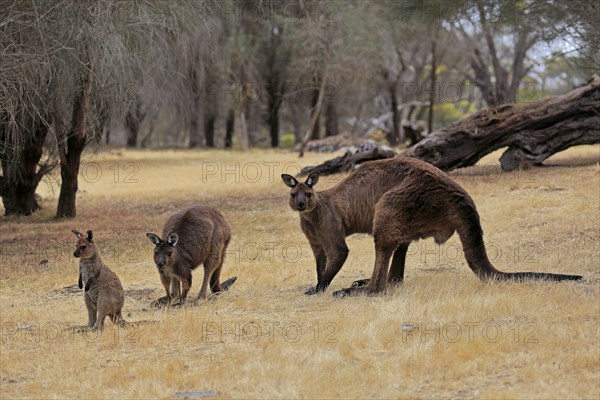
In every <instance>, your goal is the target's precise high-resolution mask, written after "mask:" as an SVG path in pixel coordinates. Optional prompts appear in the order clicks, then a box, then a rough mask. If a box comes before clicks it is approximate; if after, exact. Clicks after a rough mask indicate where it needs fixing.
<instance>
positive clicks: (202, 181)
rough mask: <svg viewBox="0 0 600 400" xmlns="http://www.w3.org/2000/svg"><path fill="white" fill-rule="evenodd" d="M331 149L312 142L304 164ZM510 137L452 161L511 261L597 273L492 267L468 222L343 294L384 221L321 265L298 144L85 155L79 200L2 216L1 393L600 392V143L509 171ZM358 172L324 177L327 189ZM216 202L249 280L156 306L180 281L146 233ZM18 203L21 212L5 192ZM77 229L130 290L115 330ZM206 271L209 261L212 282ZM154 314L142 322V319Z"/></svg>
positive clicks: (501, 258) (552, 395)
mask: <svg viewBox="0 0 600 400" xmlns="http://www.w3.org/2000/svg"><path fill="white" fill-rule="evenodd" d="M328 156H329V155H312V154H311V155H309V156H308V158H306V159H304V160H302V164H303V165H306V164H308V163H314V162H317V161H320V160H324V159H325V158H327V157H328ZM497 157H498V153H496V154H493V155H490V156H488V157H486V158H485V159H484V160H482V161H481V162H480V163H479V165H478V166H476V167H475V168H471V169H466V170H461V171H457V172H453V173H452V174H451V175H452V176H453V177H454V178H455V179H456V180H458V181H459V182H460V183H461V184H462V185H463V186H464V187H465V188H466V189H467V191H468V192H469V193H470V194H471V195H472V196H473V198H474V199H475V202H476V204H477V206H478V209H479V212H480V214H481V218H482V224H483V228H484V231H485V240H486V244H487V246H488V252H489V254H490V257H491V258H492V260H493V263H494V264H495V266H496V267H497V268H499V269H501V270H505V271H520V270H523V271H525V270H529V271H548V272H559V273H560V272H562V273H576V274H582V275H584V280H583V281H581V282H567V283H541V282H537V283H536V282H531V283H525V284H510V283H488V284H484V283H481V282H479V281H478V280H477V278H476V277H475V275H474V274H473V273H472V272H471V271H470V270H469V268H468V267H467V266H466V263H465V262H464V259H463V257H462V253H461V250H460V244H459V241H458V239H457V238H456V236H455V237H453V238H452V239H451V240H450V241H449V242H448V243H446V244H445V245H443V246H441V247H439V246H436V245H435V244H434V242H433V241H432V240H426V241H420V242H418V243H414V244H413V245H412V246H411V248H410V249H409V255H408V258H407V270H406V277H405V278H406V279H405V282H404V284H403V285H402V286H401V287H395V288H391V289H390V290H389V291H388V293H387V294H386V295H384V296H380V297H373V298H367V297H358V298H347V299H334V298H332V297H331V291H332V290H337V289H339V288H342V287H347V286H348V285H349V284H350V283H351V282H352V281H353V280H355V279H357V278H364V277H369V276H370V274H371V271H372V265H373V261H374V252H373V245H372V238H371V237H369V236H366V235H355V236H353V237H350V238H348V246H349V247H350V256H349V259H348V261H347V262H346V265H345V266H344V268H343V269H342V271H341V272H340V274H339V275H338V276H337V277H336V278H335V279H334V281H333V284H332V287H331V289H330V290H329V291H328V292H327V293H325V294H323V295H319V296H313V297H306V296H304V295H303V292H304V290H305V289H306V288H307V287H308V286H309V285H312V284H314V282H315V280H316V277H315V271H314V262H313V259H312V254H311V252H310V248H309V246H308V244H307V242H306V240H305V238H304V236H303V234H302V233H301V231H300V228H299V223H298V215H296V214H295V213H294V212H292V211H291V210H290V209H289V207H288V205H287V196H288V195H287V193H288V190H287V188H286V187H285V186H284V185H283V183H282V182H281V181H280V178H279V175H280V173H281V172H282V171H285V172H288V173H292V174H293V173H295V172H297V169H298V166H299V165H298V161H299V160H298V159H297V158H296V156H295V155H293V154H290V153H287V152H265V151H254V152H249V153H243V154H242V153H235V152H222V151H165V152H149V151H121V150H111V151H106V152H102V153H99V154H97V155H90V156H88V157H87V158H86V160H85V163H84V165H83V166H82V176H81V178H80V192H79V196H78V216H77V218H75V219H73V220H68V221H54V220H53V219H52V217H53V214H54V210H55V205H56V199H57V195H58V193H57V187H56V186H55V185H53V184H52V182H50V181H49V182H46V183H45V184H44V185H43V187H42V188H41V194H42V196H43V198H44V201H43V210H42V211H40V212H38V213H36V214H35V215H34V216H32V217H27V218H18V219H13V218H2V219H1V221H2V222H1V225H0V240H1V246H0V250H1V252H2V253H1V255H0V262H1V263H0V289H1V291H0V312H1V314H0V319H1V334H2V338H1V342H0V351H1V355H0V375H1V380H0V397H2V398H3V399H4V398H6V399H9V398H25V397H28V398H173V397H174V396H175V395H176V393H179V392H186V391H214V392H217V396H218V397H220V398H239V397H245V398H334V397H342V398H374V397H375V398H427V399H429V398H493V399H502V398H547V399H556V398H590V399H592V398H594V399H597V398H599V397H600V348H599V339H600V331H599V330H600V317H599V315H600V303H599V298H600V285H599V283H600V270H599V268H598V265H600V248H599V246H600V223H599V217H600V165H599V163H598V162H599V160H600V147H598V146H589V147H580V148H576V149H571V150H568V151H566V152H564V153H562V154H559V155H556V156H555V157H553V158H552V159H550V160H548V161H547V163H546V164H549V166H547V167H543V168H535V169H530V170H527V171H520V172H514V173H502V172H500V168H499V166H498V164H497V162H496V161H495V160H497ZM339 179H341V176H334V177H327V178H322V180H321V181H320V182H319V185H318V186H317V188H319V187H321V188H324V187H328V186H331V185H333V184H335V182H337V181H338V180H339ZM194 201H200V202H204V203H208V204H211V205H214V206H216V207H218V208H219V209H220V210H221V211H222V212H223V214H224V215H225V217H226V218H227V220H228V221H229V223H230V225H231V227H232V230H233V235H234V236H233V239H232V243H231V245H230V247H229V252H228V256H227V257H228V258H227V260H226V262H225V266H224V270H223V274H222V277H223V278H228V277H230V276H234V275H236V276H238V281H237V282H236V283H235V285H234V286H233V287H232V288H231V290H230V291H229V292H227V293H225V294H223V295H221V296H219V297H218V298H211V299H209V300H207V301H205V302H203V303H201V304H199V305H197V306H187V307H184V308H183V309H166V310H154V309H151V308H150V307H149V303H150V302H151V301H152V300H153V299H155V298H157V297H159V296H162V295H163V291H162V286H161V284H160V282H159V279H158V274H157V272H156V269H155V267H154V266H153V263H152V245H151V244H150V243H149V242H148V241H147V239H146V238H145V236H144V233H145V232H147V231H154V232H159V233H160V232H161V230H162V224H163V223H164V221H165V220H166V219H167V217H168V216H169V215H170V214H171V213H173V212H174V211H175V210H177V209H178V208H180V207H182V206H183V205H185V204H187V203H190V202H194ZM0 211H2V212H3V210H2V209H0ZM71 229H78V230H80V231H85V230H87V229H92V230H94V232H95V240H96V242H97V245H98V246H99V247H100V249H101V251H102V254H103V259H104V261H105V262H106V263H107V264H108V265H109V266H110V267H111V268H112V269H113V271H115V272H116V273H117V274H118V275H119V277H120V278H121V281H122V282H123V285H124V287H125V291H126V299H125V307H124V316H125V318H126V319H127V321H129V322H131V323H132V324H130V325H129V326H128V328H127V329H117V328H114V327H112V326H111V324H110V322H109V321H107V327H106V329H105V331H104V333H103V334H102V335H101V336H100V335H96V334H94V333H77V332H75V331H74V330H73V329H74V328H75V327H77V326H81V325H84V324H85V323H86V318H87V313H86V310H85V306H84V302H83V298H82V297H83V295H82V293H81V291H80V290H78V289H77V288H76V287H74V286H73V285H75V284H76V283H77V268H78V267H77V261H76V260H75V259H73V257H72V255H71V254H72V251H73V246H74V243H75V237H74V235H73V234H72V233H71ZM201 279H202V270H201V269H198V270H196V271H195V273H194V284H193V285H192V291H191V292H190V294H191V295H196V294H197V292H198V290H199V284H200V282H201ZM140 321H141V322H140Z"/></svg>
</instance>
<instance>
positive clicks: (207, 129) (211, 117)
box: [204, 107, 215, 147]
mask: <svg viewBox="0 0 600 400" xmlns="http://www.w3.org/2000/svg"><path fill="white" fill-rule="evenodd" d="M206 109H208V107H206ZM206 109H205V113H204V136H205V137H206V147H215V114H214V113H212V112H211V111H206Z"/></svg>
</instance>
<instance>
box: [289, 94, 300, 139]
mask: <svg viewBox="0 0 600 400" xmlns="http://www.w3.org/2000/svg"><path fill="white" fill-rule="evenodd" d="M288 105H289V107H290V117H291V119H292V127H293V129H294V143H300V142H302V123H301V122H300V112H299V111H298V106H297V104H295V103H292V102H288Z"/></svg>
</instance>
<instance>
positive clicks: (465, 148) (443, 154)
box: [301, 75, 600, 175]
mask: <svg viewBox="0 0 600 400" xmlns="http://www.w3.org/2000/svg"><path fill="white" fill-rule="evenodd" d="M367 143H369V142H367ZM371 143H372V142H371ZM596 143H600V77H599V76H598V75H593V76H592V77H591V78H590V79H589V80H588V82H587V83H586V84H585V85H583V86H580V87H577V88H575V89H573V90H572V91H570V92H569V93H566V94H564V95H561V96H555V97H549V98H546V99H542V100H539V101H536V102H532V103H521V104H505V105H502V106H499V107H496V108H493V109H486V110H482V111H479V112H477V113H475V114H473V115H471V116H469V117H467V118H464V119H462V120H460V121H458V122H457V123H455V124H453V125H451V126H449V127H447V128H444V129H440V130H438V131H435V132H433V133H431V134H430V135H428V136H427V137H426V138H425V139H423V140H421V141H420V142H419V143H417V144H415V145H414V146H412V147H409V148H408V149H406V151H404V153H402V154H401V155H403V156H409V157H414V158H418V159H421V160H423V161H427V162H428V163H430V164H433V165H435V166H437V167H438V168H440V169H442V170H446V171H449V170H453V169H456V168H461V167H468V166H471V165H474V164H475V163H477V161H479V160H480V159H481V158H482V157H483V156H485V155H486V154H489V153H491V152H492V151H495V150H497V149H500V148H502V147H508V149H507V150H506V151H505V152H504V153H503V154H502V156H501V157H500V165H501V166H502V169H503V170H505V171H511V170H514V169H516V168H527V167H528V166H530V165H532V164H533V165H539V164H541V163H542V162H543V161H544V160H545V159H547V158H548V157H550V156H551V155H553V154H555V153H557V152H559V151H562V150H565V149H567V148H569V147H571V146H576V145H582V144H596ZM365 145H366V143H365ZM365 145H363V146H360V147H359V148H358V150H357V151H356V152H354V153H352V152H346V153H345V154H344V155H343V156H341V157H337V158H334V159H332V160H329V161H326V162H324V163H323V164H320V165H317V166H314V167H306V168H303V169H302V171H301V174H302V175H306V174H309V173H311V172H313V171H318V172H320V173H322V174H333V173H336V172H343V171H349V170H351V169H353V168H355V167H356V166H357V165H359V164H360V163H362V162H365V161H371V160H379V159H382V158H389V157H394V156H396V155H398V154H397V153H395V152H394V151H393V150H391V149H388V148H383V147H382V146H379V145H375V146H373V145H370V146H365Z"/></svg>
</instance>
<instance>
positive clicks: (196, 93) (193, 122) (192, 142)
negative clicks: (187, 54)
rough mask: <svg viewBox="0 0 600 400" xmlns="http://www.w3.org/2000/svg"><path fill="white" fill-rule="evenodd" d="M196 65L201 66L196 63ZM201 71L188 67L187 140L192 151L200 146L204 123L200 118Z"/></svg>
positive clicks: (201, 115) (202, 115) (198, 68)
mask: <svg viewBox="0 0 600 400" xmlns="http://www.w3.org/2000/svg"><path fill="white" fill-rule="evenodd" d="M198 64H201V63H200V62H198ZM201 77H202V71H201V69H200V67H198V66H196V65H192V66H191V67H190V81H191V89H192V95H193V100H192V110H191V115H190V126H189V140H188V147H189V148H190V149H194V148H196V147H200V146H202V131H203V128H204V123H203V122H202V118H203V117H204V110H203V102H202V82H201V80H200V79H201Z"/></svg>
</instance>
